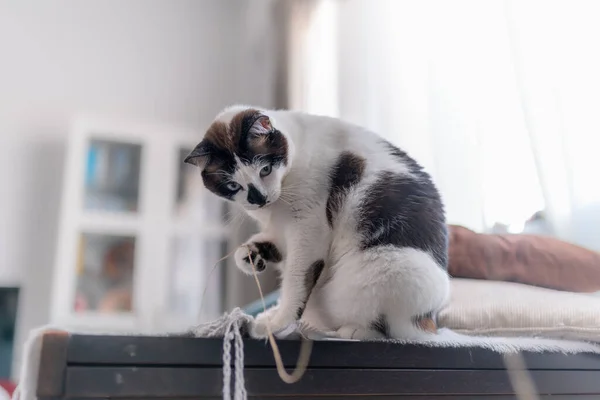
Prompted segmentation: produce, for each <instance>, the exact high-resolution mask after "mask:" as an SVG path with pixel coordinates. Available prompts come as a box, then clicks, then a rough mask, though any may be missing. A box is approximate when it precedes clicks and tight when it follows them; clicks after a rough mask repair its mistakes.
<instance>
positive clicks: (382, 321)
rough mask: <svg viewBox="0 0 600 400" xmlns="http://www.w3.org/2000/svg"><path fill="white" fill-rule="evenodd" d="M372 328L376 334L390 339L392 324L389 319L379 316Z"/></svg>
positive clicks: (372, 323)
mask: <svg viewBox="0 0 600 400" xmlns="http://www.w3.org/2000/svg"><path fill="white" fill-rule="evenodd" d="M370 328H371V329H372V330H374V331H376V332H379V333H381V334H382V335H383V336H384V337H386V338H389V337H390V324H389V323H388V320H387V318H386V317H385V315H383V314H379V316H378V317H377V319H376V320H375V321H373V322H371V325H370Z"/></svg>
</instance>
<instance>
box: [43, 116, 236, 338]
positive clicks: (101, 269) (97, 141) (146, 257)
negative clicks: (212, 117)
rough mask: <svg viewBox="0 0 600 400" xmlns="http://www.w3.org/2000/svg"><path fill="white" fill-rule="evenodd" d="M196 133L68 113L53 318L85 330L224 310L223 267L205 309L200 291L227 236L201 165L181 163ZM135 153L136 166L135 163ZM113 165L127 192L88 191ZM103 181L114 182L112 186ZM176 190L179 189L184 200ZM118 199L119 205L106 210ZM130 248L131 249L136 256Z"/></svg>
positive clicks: (160, 327)
mask: <svg viewBox="0 0 600 400" xmlns="http://www.w3.org/2000/svg"><path fill="white" fill-rule="evenodd" d="M199 138H200V134H199V133H198V132H196V131H194V130H189V129H182V128H178V127H172V126H161V125H156V124H136V123H130V122H127V121H119V120H106V119H99V118H78V119H76V120H75V121H74V123H73V124H72V129H71V132H70V139H69V143H68V149H67V160H66V164H65V174H64V183H63V194H62V204H61V206H62V208H61V215H60V226H59V237H58V249H57V255H56V262H55V271H54V281H53V283H52V284H53V288H52V293H53V298H52V307H51V322H52V323H53V324H57V325H59V326H64V327H68V328H71V329H78V330H86V331H113V332H124V331H136V332H157V331H169V330H180V329H184V328H187V327H189V326H190V325H193V324H196V323H198V322H200V321H202V320H207V319H212V318H215V317H216V316H218V315H219V314H220V313H221V311H222V304H221V299H222V293H221V292H222V291H221V286H222V282H221V274H220V273H219V268H217V269H216V271H215V273H214V274H213V275H212V277H211V279H210V282H209V283H208V285H209V290H207V293H206V296H205V300H204V305H203V306H202V313H200V306H201V304H200V300H201V299H200V297H201V295H202V292H203V290H204V287H205V286H206V285H207V279H208V273H209V272H210V270H211V268H212V266H213V264H214V262H215V261H217V260H218V259H219V258H221V257H222V256H223V255H224V254H223V251H225V249H227V248H228V242H229V240H230V238H231V232H230V231H229V228H227V226H226V223H225V222H224V218H222V216H221V214H222V210H224V208H223V207H224V203H223V202H222V201H221V200H219V199H217V198H216V197H215V196H212V195H211V194H209V193H207V191H206V190H205V189H204V188H203V187H202V183H201V177H200V172H199V171H197V170H195V169H193V167H191V166H183V167H182V162H181V157H182V155H183V154H185V152H187V151H190V150H191V149H193V147H194V146H195V145H196V144H197V142H198V140H199ZM90 146H95V147H93V150H90V149H91V147H90ZM98 149H103V151H104V152H103V153H102V152H99V151H98ZM106 149H109V150H106ZM112 149H118V150H112ZM117 153H118V154H117ZM98 154H100V155H102V156H103V157H104V158H99V157H100V156H99V155H98ZM107 154H108V156H107ZM127 154H129V158H130V159H129V160H127V157H125V156H126V155H127ZM116 155H118V156H119V157H116ZM138 155H139V166H137V167H134V166H132V165H133V164H135V160H137V158H138ZM113 156H114V157H113ZM101 160H102V162H100V161H101ZM118 166H120V169H119V168H118ZM136 169H137V171H139V172H138V173H137V175H138V178H137V179H138V180H137V184H136V181H135V179H136V178H135V175H136ZM182 170H183V171H185V172H184V174H185V175H184V177H182V178H180V173H181V172H182ZM90 171H94V172H93V173H91V172H90ZM98 171H101V172H102V173H100V172H98ZM107 171H108V172H107ZM111 171H112V172H111ZM115 171H121V172H119V173H120V175H118V176H119V177H120V178H119V179H120V180H119V179H116V178H115V177H109V178H111V179H112V178H114V179H112V181H115V182H119V184H118V185H117V186H118V188H120V189H119V190H124V191H125V192H126V193H127V196H131V198H125V197H123V198H121V199H119V198H118V197H119V194H117V195H115V194H114V193H112V194H111V196H112V197H110V198H109V197H106V196H105V198H103V197H102V196H103V195H100V196H99V197H98V196H96V194H94V195H93V196H92V195H90V193H96V192H93V191H92V189H91V188H93V185H92V184H91V183H90V182H92V181H94V182H96V181H102V182H105V181H109V182H112V181H110V179H108V178H106V177H107V176H109V175H110V174H111V173H112V174H113V175H115V174H116V172H115ZM122 171H128V172H127V174H129V175H127V174H124V173H122ZM132 171H133V172H132ZM196 174H197V175H196ZM122 175H125V176H127V177H128V178H127V179H128V181H124V178H123V176H122ZM98 176H101V177H102V179H100V178H97V177H98ZM115 176H117V175H115ZM91 177H93V179H92V178H91ZM107 179H108V180H107ZM104 185H105V186H107V185H108V186H107V187H111V188H112V189H111V190H113V189H114V188H113V186H115V185H116V184H113V183H111V184H110V185H112V186H110V185H109V184H104ZM136 186H137V194H136V193H135V192H136V191H135V187H136ZM115 190H116V189H115ZM178 191H179V192H180V193H183V196H182V199H183V200H182V201H180V202H178V199H177V196H178V195H177V193H178ZM107 198H109V200H110V201H107V200H106V199H107ZM115 198H116V199H115ZM90 199H91V200H93V202H91V201H90ZM115 200H116V201H115ZM103 202H106V203H110V204H111V206H110V208H108V207H103ZM92 203H94V204H95V205H94V206H93V208H90V207H91V206H90V204H92ZM115 204H116V207H117V208H118V207H121V208H122V209H121V210H116V211H115V210H111V208H114V207H115ZM124 204H125V205H126V206H125V208H124V209H123V205H124ZM102 246H104V247H102ZM119 246H120V247H119ZM119 248H120V249H121V250H119V251H120V253H119V251H118V250H116V249H119ZM103 249H104V250H103ZM127 249H129V250H127ZM127 251H129V253H128V252H127ZM126 254H132V255H133V261H132V262H131V259H130V258H127V257H126V256H125V255H126ZM127 260H129V262H128V261H127ZM119 276H121V278H118V277H119ZM115 277H117V278H115ZM123 277H124V278H123ZM119 279H121V281H119ZM84 284H85V285H84ZM86 285H87V286H86ZM129 296H130V297H129ZM129 298H130V299H131V301H130V302H129V300H123V299H129ZM98 299H100V300H98ZM118 299H121V301H120V302H119V301H117V300H118ZM111 301H112V303H111ZM94 302H95V303H94ZM76 303H77V304H78V307H77V310H76V308H75V304H76ZM98 304H101V306H99V305H98ZM115 304H117V305H118V304H121V306H120V307H121V308H119V307H117V306H116V305H115ZM123 304H126V305H125V306H123ZM129 305H130V308H131V310H130V311H127V310H128V309H129ZM99 308H101V309H102V311H99V310H98V309H99ZM123 308H124V309H123Z"/></svg>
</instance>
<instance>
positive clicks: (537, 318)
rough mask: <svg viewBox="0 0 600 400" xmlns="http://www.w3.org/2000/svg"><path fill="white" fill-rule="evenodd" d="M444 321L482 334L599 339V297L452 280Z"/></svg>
mask: <svg viewBox="0 0 600 400" xmlns="http://www.w3.org/2000/svg"><path fill="white" fill-rule="evenodd" d="M451 285H452V294H451V298H450V302H449V304H448V306H447V307H446V308H445V309H444V310H443V311H442V312H441V313H440V315H439V320H438V323H439V326H440V327H446V328H450V329H452V330H454V331H456V332H459V333H463V334H469V335H478V336H528V337H532V336H533V337H536V336H539V337H547V338H556V339H571V340H585V341H591V342H600V298H598V297H595V296H590V295H586V294H580V293H571V292H561V291H557V290H551V289H544V288H539V287H535V286H529V285H524V284H520V283H511V282H497V281H485V280H474V279H458V278H455V279H452V284H451Z"/></svg>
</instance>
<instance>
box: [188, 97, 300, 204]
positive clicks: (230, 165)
mask: <svg viewBox="0 0 600 400" xmlns="http://www.w3.org/2000/svg"><path fill="white" fill-rule="evenodd" d="M259 118H267V117H266V116H265V115H263V114H261V113H260V112H259V111H258V110H254V109H247V110H245V111H241V112H239V113H238V114H236V115H235V116H234V117H233V118H232V120H231V122H230V124H229V125H227V124H225V123H223V122H220V121H215V122H213V124H212V125H211V126H210V127H209V128H208V130H207V131H206V134H205V135H204V139H202V141H201V142H200V143H199V144H198V145H197V146H196V148H195V149H194V150H193V151H192V152H191V153H190V155H189V156H188V157H186V159H185V162H187V163H190V164H194V165H200V163H199V162H198V159H199V158H202V159H203V160H204V162H205V164H204V165H205V167H204V169H203V171H202V180H203V182H204V186H206V188H207V189H208V190H210V191H211V192H213V193H215V194H216V195H218V196H221V197H224V198H226V199H228V200H231V199H233V196H234V195H235V193H236V192H235V191H234V192H232V191H230V190H228V189H227V182H228V176H230V175H231V174H233V172H234V171H235V170H236V168H237V162H236V160H235V157H234V156H235V155H237V156H238V157H239V159H240V161H241V162H242V163H244V164H251V163H252V162H253V161H254V160H255V158H256V157H257V156H260V159H261V162H264V161H267V162H269V163H271V164H272V165H273V166H277V165H280V164H284V165H286V164H287V161H288V159H287V158H288V143H287V139H286V138H285V137H284V136H283V134H282V133H281V131H279V130H277V129H274V128H273V129H271V131H270V132H269V133H268V134H265V135H259V136H257V135H252V134H251V133H250V128H251V127H252V125H253V124H254V122H256V121H257V120H258V119H259Z"/></svg>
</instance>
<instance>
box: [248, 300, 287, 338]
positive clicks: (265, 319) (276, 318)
mask: <svg viewBox="0 0 600 400" xmlns="http://www.w3.org/2000/svg"><path fill="white" fill-rule="evenodd" d="M292 322H294V318H293V317H289V316H287V315H285V314H284V313H282V312H281V310H280V309H279V308H278V307H274V308H271V309H268V310H267V311H265V312H263V313H261V314H258V315H257V316H256V318H255V319H254V323H253V324H252V326H251V327H250V336H251V337H253V338H255V339H265V338H267V337H268V334H269V329H270V330H271V333H273V334H276V333H277V332H279V331H281V330H282V329H284V328H286V327H287V326H288V325H289V324H291V323H292Z"/></svg>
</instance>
